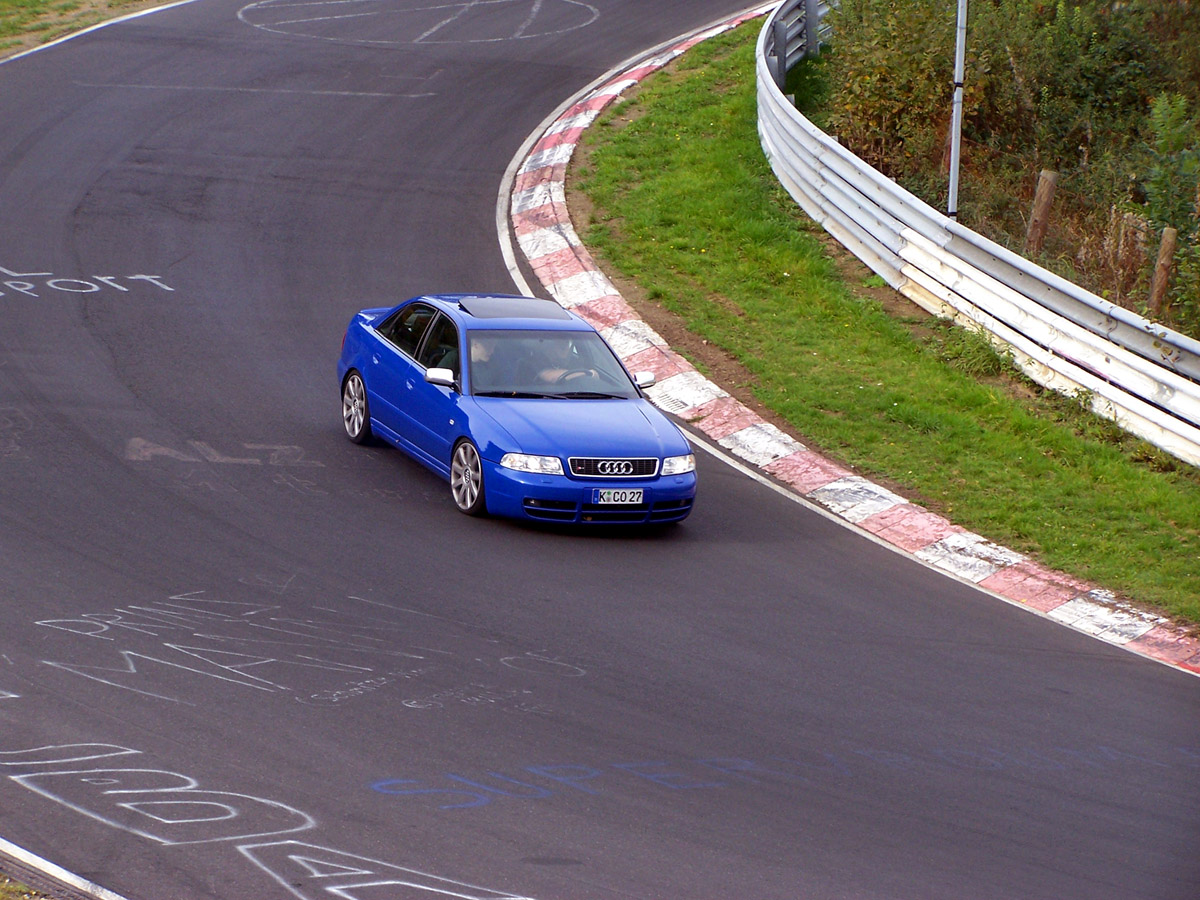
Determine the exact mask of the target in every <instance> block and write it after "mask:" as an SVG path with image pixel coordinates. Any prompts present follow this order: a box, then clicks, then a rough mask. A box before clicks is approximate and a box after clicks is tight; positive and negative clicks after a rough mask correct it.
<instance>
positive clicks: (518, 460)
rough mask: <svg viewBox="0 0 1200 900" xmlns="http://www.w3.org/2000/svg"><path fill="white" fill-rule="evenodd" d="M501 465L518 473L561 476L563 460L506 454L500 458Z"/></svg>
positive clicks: (554, 457)
mask: <svg viewBox="0 0 1200 900" xmlns="http://www.w3.org/2000/svg"><path fill="white" fill-rule="evenodd" d="M500 465H502V466H504V468H506V469H515V470H516V471H518V472H532V473H533V474H535V475H561V474H562V473H563V467H562V460H561V459H559V458H558V457H557V456H530V455H529V454H528V453H505V454H504V455H503V456H502V457H500Z"/></svg>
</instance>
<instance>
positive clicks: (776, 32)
mask: <svg viewBox="0 0 1200 900" xmlns="http://www.w3.org/2000/svg"><path fill="white" fill-rule="evenodd" d="M772 36H773V37H774V40H775V73H774V74H775V84H776V85H778V87H779V89H780V90H781V91H782V90H783V86H784V83H785V82H786V81H787V59H788V33H787V23H786V22H785V21H783V17H782V16H780V17H779V18H778V19H776V20H775V23H774V25H773V26H772Z"/></svg>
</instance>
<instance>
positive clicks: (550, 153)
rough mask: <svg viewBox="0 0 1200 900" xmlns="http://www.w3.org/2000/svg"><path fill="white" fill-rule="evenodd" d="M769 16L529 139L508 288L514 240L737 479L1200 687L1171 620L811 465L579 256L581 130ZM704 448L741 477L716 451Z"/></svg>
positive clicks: (1188, 641)
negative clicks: (574, 209)
mask: <svg viewBox="0 0 1200 900" xmlns="http://www.w3.org/2000/svg"><path fill="white" fill-rule="evenodd" d="M775 5H776V4H774V3H772V4H769V5H768V6H766V7H758V8H756V9H752V10H748V11H746V12H743V13H741V14H739V15H737V16H735V17H733V18H731V19H728V20H725V21H723V22H721V23H719V24H717V25H714V26H711V27H708V28H706V29H702V30H701V31H698V32H696V33H694V34H693V35H690V36H688V37H686V38H682V39H680V41H679V42H678V43H675V44H673V45H670V46H668V47H666V48H665V49H663V50H661V52H659V51H652V54H654V55H653V56H652V57H651V58H646V57H642V58H640V59H637V60H636V61H634V62H632V63H629V64H627V65H626V67H624V68H623V69H620V70H618V71H615V72H614V73H609V75H607V76H605V77H604V78H602V79H600V80H599V81H597V82H594V83H593V86H592V87H591V88H586V89H584V91H583V92H581V93H580V95H578V96H577V97H576V98H573V99H572V100H570V101H568V102H567V104H565V105H564V107H563V108H562V109H561V110H560V111H559V112H558V113H557V114H555V115H553V116H551V118H550V120H549V121H547V122H546V123H544V124H543V127H542V128H541V129H540V130H539V131H538V132H537V133H536V136H531V138H530V139H529V140H528V141H527V142H526V144H525V146H524V147H523V148H522V150H521V151H520V152H518V154H517V157H516V159H515V160H514V162H513V165H512V166H510V174H509V175H506V177H505V180H504V184H503V185H502V187H501V192H500V198H499V202H498V204H497V228H498V230H499V231H500V234H501V247H502V250H503V251H504V254H505V259H506V260H508V263H509V269H510V271H511V272H512V274H513V278H514V280H515V281H516V282H517V284H518V285H519V286H522V288H523V290H524V291H525V292H526V293H529V292H530V291H529V288H528V285H527V284H526V283H525V280H524V277H523V276H522V275H521V272H520V269H519V268H518V266H517V263H516V260H515V257H514V254H513V251H512V246H511V235H516V236H517V238H518V243H519V245H520V249H521V251H522V252H523V253H524V256H525V260H526V262H527V263H528V264H529V266H530V267H531V269H532V270H533V271H534V273H535V274H536V275H537V276H538V278H539V280H540V281H541V284H542V286H543V287H544V288H545V289H546V291H547V292H549V294H550V295H551V296H552V297H554V299H555V300H557V301H558V302H559V303H561V304H562V305H563V306H565V307H567V308H569V309H573V310H574V311H575V312H577V313H578V314H579V315H581V316H582V317H583V318H584V319H586V320H587V321H588V322H589V323H591V324H592V325H593V326H594V327H596V328H597V329H598V330H599V331H601V333H602V334H604V336H605V337H606V338H607V339H608V341H609V343H610V344H611V345H612V346H613V348H614V350H615V351H616V352H617V355H618V356H620V357H621V359H622V361H623V362H624V363H625V364H626V365H627V366H628V367H629V368H630V369H632V370H635V371H636V370H643V369H649V370H651V371H653V372H654V373H655V375H656V376H657V377H658V383H657V384H656V385H655V386H654V387H652V388H650V389H649V390H648V391H647V392H646V393H647V395H648V396H649V397H650V399H651V400H652V401H653V402H654V403H655V404H656V405H658V406H659V407H661V408H662V409H664V410H666V411H667V412H670V413H674V414H676V415H678V416H680V417H681V418H683V419H685V420H686V421H687V422H688V423H689V424H690V425H691V426H692V427H693V428H695V429H698V430H699V431H700V432H701V433H702V434H704V435H706V436H707V437H709V438H711V439H712V440H714V441H716V442H717V444H719V445H720V446H721V447H722V448H724V449H726V450H728V451H729V452H731V453H732V454H733V455H734V456H735V457H737V458H738V459H740V460H743V461H744V462H745V463H748V464H749V465H750V466H751V467H752V468H750V469H745V468H744V467H743V466H741V465H737V468H739V469H742V470H743V471H747V472H748V473H749V474H751V475H753V476H754V477H758V478H760V479H762V480H765V479H763V476H762V475H760V474H758V473H759V472H761V473H766V475H769V476H770V477H771V478H774V479H777V480H778V481H780V482H782V483H783V484H784V485H786V486H787V487H788V488H790V489H791V490H792V491H794V492H795V495H796V496H798V498H799V499H801V502H806V501H807V502H808V503H810V504H816V507H815V508H817V509H822V510H825V511H827V512H828V513H832V514H833V517H834V518H836V519H838V520H840V521H842V522H844V523H848V524H849V525H850V526H851V527H857V528H859V529H860V530H862V531H863V532H864V533H865V534H868V535H870V536H872V537H873V538H874V539H876V540H878V541H880V542H882V543H883V544H884V545H885V546H888V547H891V548H893V549H895V550H897V551H900V552H903V553H906V554H908V555H910V556H912V557H913V558H915V559H918V560H920V561H921V562H924V563H926V564H927V565H929V566H932V567H933V568H936V569H939V570H940V571H943V572H945V573H947V574H949V575H952V576H954V577H956V578H959V579H961V580H964V581H966V582H969V583H971V584H974V585H976V586H978V587H980V588H981V589H984V590H986V591H988V592H989V593H991V594H992V595H994V596H997V597H999V598H1000V599H1002V600H1005V601H1006V602H1009V603H1011V604H1013V605H1015V606H1019V607H1020V608H1022V609H1025V610H1029V611H1032V612H1035V613H1038V614H1040V615H1043V616H1045V617H1048V618H1050V619H1053V620H1054V621H1056V622H1059V623H1061V624H1064V625H1067V626H1068V627H1071V628H1073V629H1075V630H1077V631H1080V632H1083V633H1084V634H1088V635H1091V636H1093V637H1097V638H1099V639H1100V640H1104V641H1106V642H1108V643H1111V644H1114V645H1116V646H1121V647H1125V648H1126V649H1128V650H1131V651H1132V652H1134V653H1137V654H1138V655H1140V656H1145V657H1147V658H1149V659H1153V660H1156V661H1158V662H1160V663H1163V664H1164V665H1168V666H1172V667H1174V668H1176V669H1179V670H1180V671H1182V672H1186V673H1188V674H1192V675H1200V640H1198V639H1197V638H1195V637H1193V636H1191V635H1190V634H1188V633H1187V632H1185V631H1184V630H1182V629H1180V628H1178V627H1177V626H1175V625H1173V624H1172V623H1170V622H1169V621H1168V620H1166V619H1162V618H1160V617H1158V616H1154V615H1152V614H1149V613H1146V612H1144V611H1141V610H1138V609H1135V608H1133V607H1132V606H1130V605H1128V604H1125V603H1122V602H1120V601H1118V600H1116V599H1115V598H1114V597H1113V595H1112V594H1111V593H1110V592H1108V591H1105V590H1103V589H1101V588H1099V587H1097V586H1095V585H1091V584H1088V583H1086V582H1083V581H1080V580H1079V579H1076V578H1074V577H1072V576H1069V575H1066V574H1064V573H1061V572H1055V571H1052V570H1050V569H1047V568H1045V567H1043V566H1040V565H1038V564H1037V563H1034V562H1033V561H1032V560H1029V559H1027V558H1026V557H1025V556H1023V555H1022V554H1020V553H1017V552H1016V551H1014V550H1010V549H1008V548H1006V547H1001V546H999V545H998V544H994V543H992V542H991V541H988V540H987V539H986V538H984V537H982V536H981V535H977V534H972V533H971V532H968V531H966V530H965V529H963V528H961V527H960V526H957V525H955V524H954V523H952V522H950V521H949V520H947V519H945V518H944V517H942V516H939V515H937V514H936V513H933V512H931V511H929V510H927V509H924V508H922V507H920V506H918V505H916V504H914V503H911V502H909V501H908V500H906V499H905V498H904V497H901V496H899V495H897V494H894V493H892V492H891V491H889V490H887V489H886V488H883V487H881V486H879V485H876V484H873V483H872V482H870V481H868V480H867V479H865V478H862V477H861V476H859V475H855V474H854V473H853V472H850V471H847V470H846V469H845V468H843V467H842V466H839V465H838V464H836V463H834V462H832V461H830V460H827V459H825V458H824V457H821V456H820V455H819V454H816V453H813V452H812V451H810V450H808V449H807V448H805V447H804V445H803V444H801V443H799V442H798V441H796V440H795V439H794V438H792V437H791V436H790V435H787V434H785V433H784V432H782V431H780V430H779V429H778V428H776V427H775V426H774V425H772V424H770V423H768V422H766V421H764V420H763V419H762V418H761V417H760V416H758V414H757V413H754V412H753V411H752V410H750V409H748V408H747V407H745V406H744V405H743V404H741V403H740V402H739V401H737V400H735V399H734V398H732V397H730V396H729V394H728V393H727V392H725V391H724V390H722V389H721V388H720V387H718V386H717V385H715V384H713V383H712V382H711V381H709V380H708V379H707V378H705V377H704V376H702V375H701V374H700V373H699V372H697V371H696V370H695V368H694V367H692V366H691V364H690V363H688V362H687V361H686V360H684V359H683V358H682V357H680V356H679V355H678V354H676V353H675V352H674V351H672V350H671V349H670V348H669V347H668V346H667V345H666V344H665V343H664V342H663V340H662V338H661V337H659V336H658V335H657V334H656V333H655V332H654V331H653V330H652V329H651V328H650V327H649V326H648V325H646V324H645V323H644V322H642V321H641V319H640V318H638V317H637V315H636V313H634V312H633V310H632V309H631V308H630V307H629V306H628V304H626V303H625V302H624V300H623V299H622V298H621V296H620V294H619V293H618V291H617V289H616V288H615V287H614V286H613V284H612V283H611V282H610V281H609V279H608V278H607V276H605V275H604V273H603V272H602V271H601V270H600V267H599V266H598V265H597V264H596V262H595V261H594V260H593V259H592V257H591V254H589V253H588V251H587V249H586V248H585V247H584V246H583V244H582V242H581V241H580V239H579V237H578V235H577V234H576V233H575V230H574V228H573V227H572V226H571V221H570V215H569V212H568V210H567V207H566V188H565V179H566V167H567V164H568V163H569V161H570V159H571V156H572V154H573V153H574V150H575V147H576V145H577V144H578V142H579V140H580V139H581V136H582V132H583V130H584V128H586V127H588V126H590V125H591V124H592V123H593V122H594V121H595V119H596V118H597V117H598V116H599V113H600V112H601V111H602V110H603V109H604V108H605V107H607V106H608V105H609V104H610V103H612V102H613V101H615V100H616V99H617V98H618V97H619V96H620V95H621V93H623V92H624V91H625V90H627V89H628V88H630V87H633V86H635V85H637V84H639V83H640V82H641V81H642V80H643V79H644V78H646V77H647V76H648V75H650V74H652V73H654V72H657V71H658V70H659V69H661V68H663V67H664V66H665V65H667V64H668V63H670V62H671V61H673V60H675V59H676V58H678V57H679V56H680V55H681V54H683V53H684V52H686V51H687V50H688V49H690V48H691V47H693V46H695V45H696V44H698V43H700V42H701V41H703V40H707V39H708V38H711V37H715V36H716V35H718V34H722V33H724V32H726V31H729V30H731V29H733V28H736V27H737V26H739V25H741V24H743V23H745V22H747V21H750V20H751V19H754V18H757V17H759V16H762V15H763V14H765V13H766V12H767V11H768V10H769V9H773V8H774V7H775ZM512 173H515V174H512ZM506 220H507V221H506ZM698 443H699V444H700V445H701V446H702V447H704V448H705V449H707V450H708V451H709V452H713V453H714V454H715V455H717V456H719V457H721V458H723V459H726V461H729V462H731V464H734V463H733V462H732V461H731V460H729V459H728V457H725V455H724V454H723V453H721V452H719V451H717V450H716V448H714V447H712V446H710V445H708V444H707V443H705V442H703V441H699V442H698ZM735 465H736V464H735ZM767 483H768V484H769V483H770V482H769V481H767Z"/></svg>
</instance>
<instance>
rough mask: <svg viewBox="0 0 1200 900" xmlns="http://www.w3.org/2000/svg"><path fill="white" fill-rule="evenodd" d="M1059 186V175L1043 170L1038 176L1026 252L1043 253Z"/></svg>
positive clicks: (1026, 234)
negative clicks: (1055, 191) (1051, 205)
mask: <svg viewBox="0 0 1200 900" xmlns="http://www.w3.org/2000/svg"><path fill="white" fill-rule="evenodd" d="M1057 186H1058V173H1057V172H1051V171H1050V170H1049V169H1042V174H1041V175H1039V176H1038V185H1037V193H1036V194H1034V197H1033V215H1031V216H1030V217H1029V230H1028V231H1026V232H1025V252H1026V253H1041V252H1042V244H1043V243H1045V241H1046V229H1047V228H1048V227H1049V226H1050V204H1051V203H1053V202H1054V189H1055V188H1056V187H1057Z"/></svg>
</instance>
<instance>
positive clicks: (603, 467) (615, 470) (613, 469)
mask: <svg viewBox="0 0 1200 900" xmlns="http://www.w3.org/2000/svg"><path fill="white" fill-rule="evenodd" d="M596 471H597V472H598V473H599V474H601V475H632V474H633V463H631V462H630V461H629V460H627V459H602V460H600V462H598V463H597V464H596Z"/></svg>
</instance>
